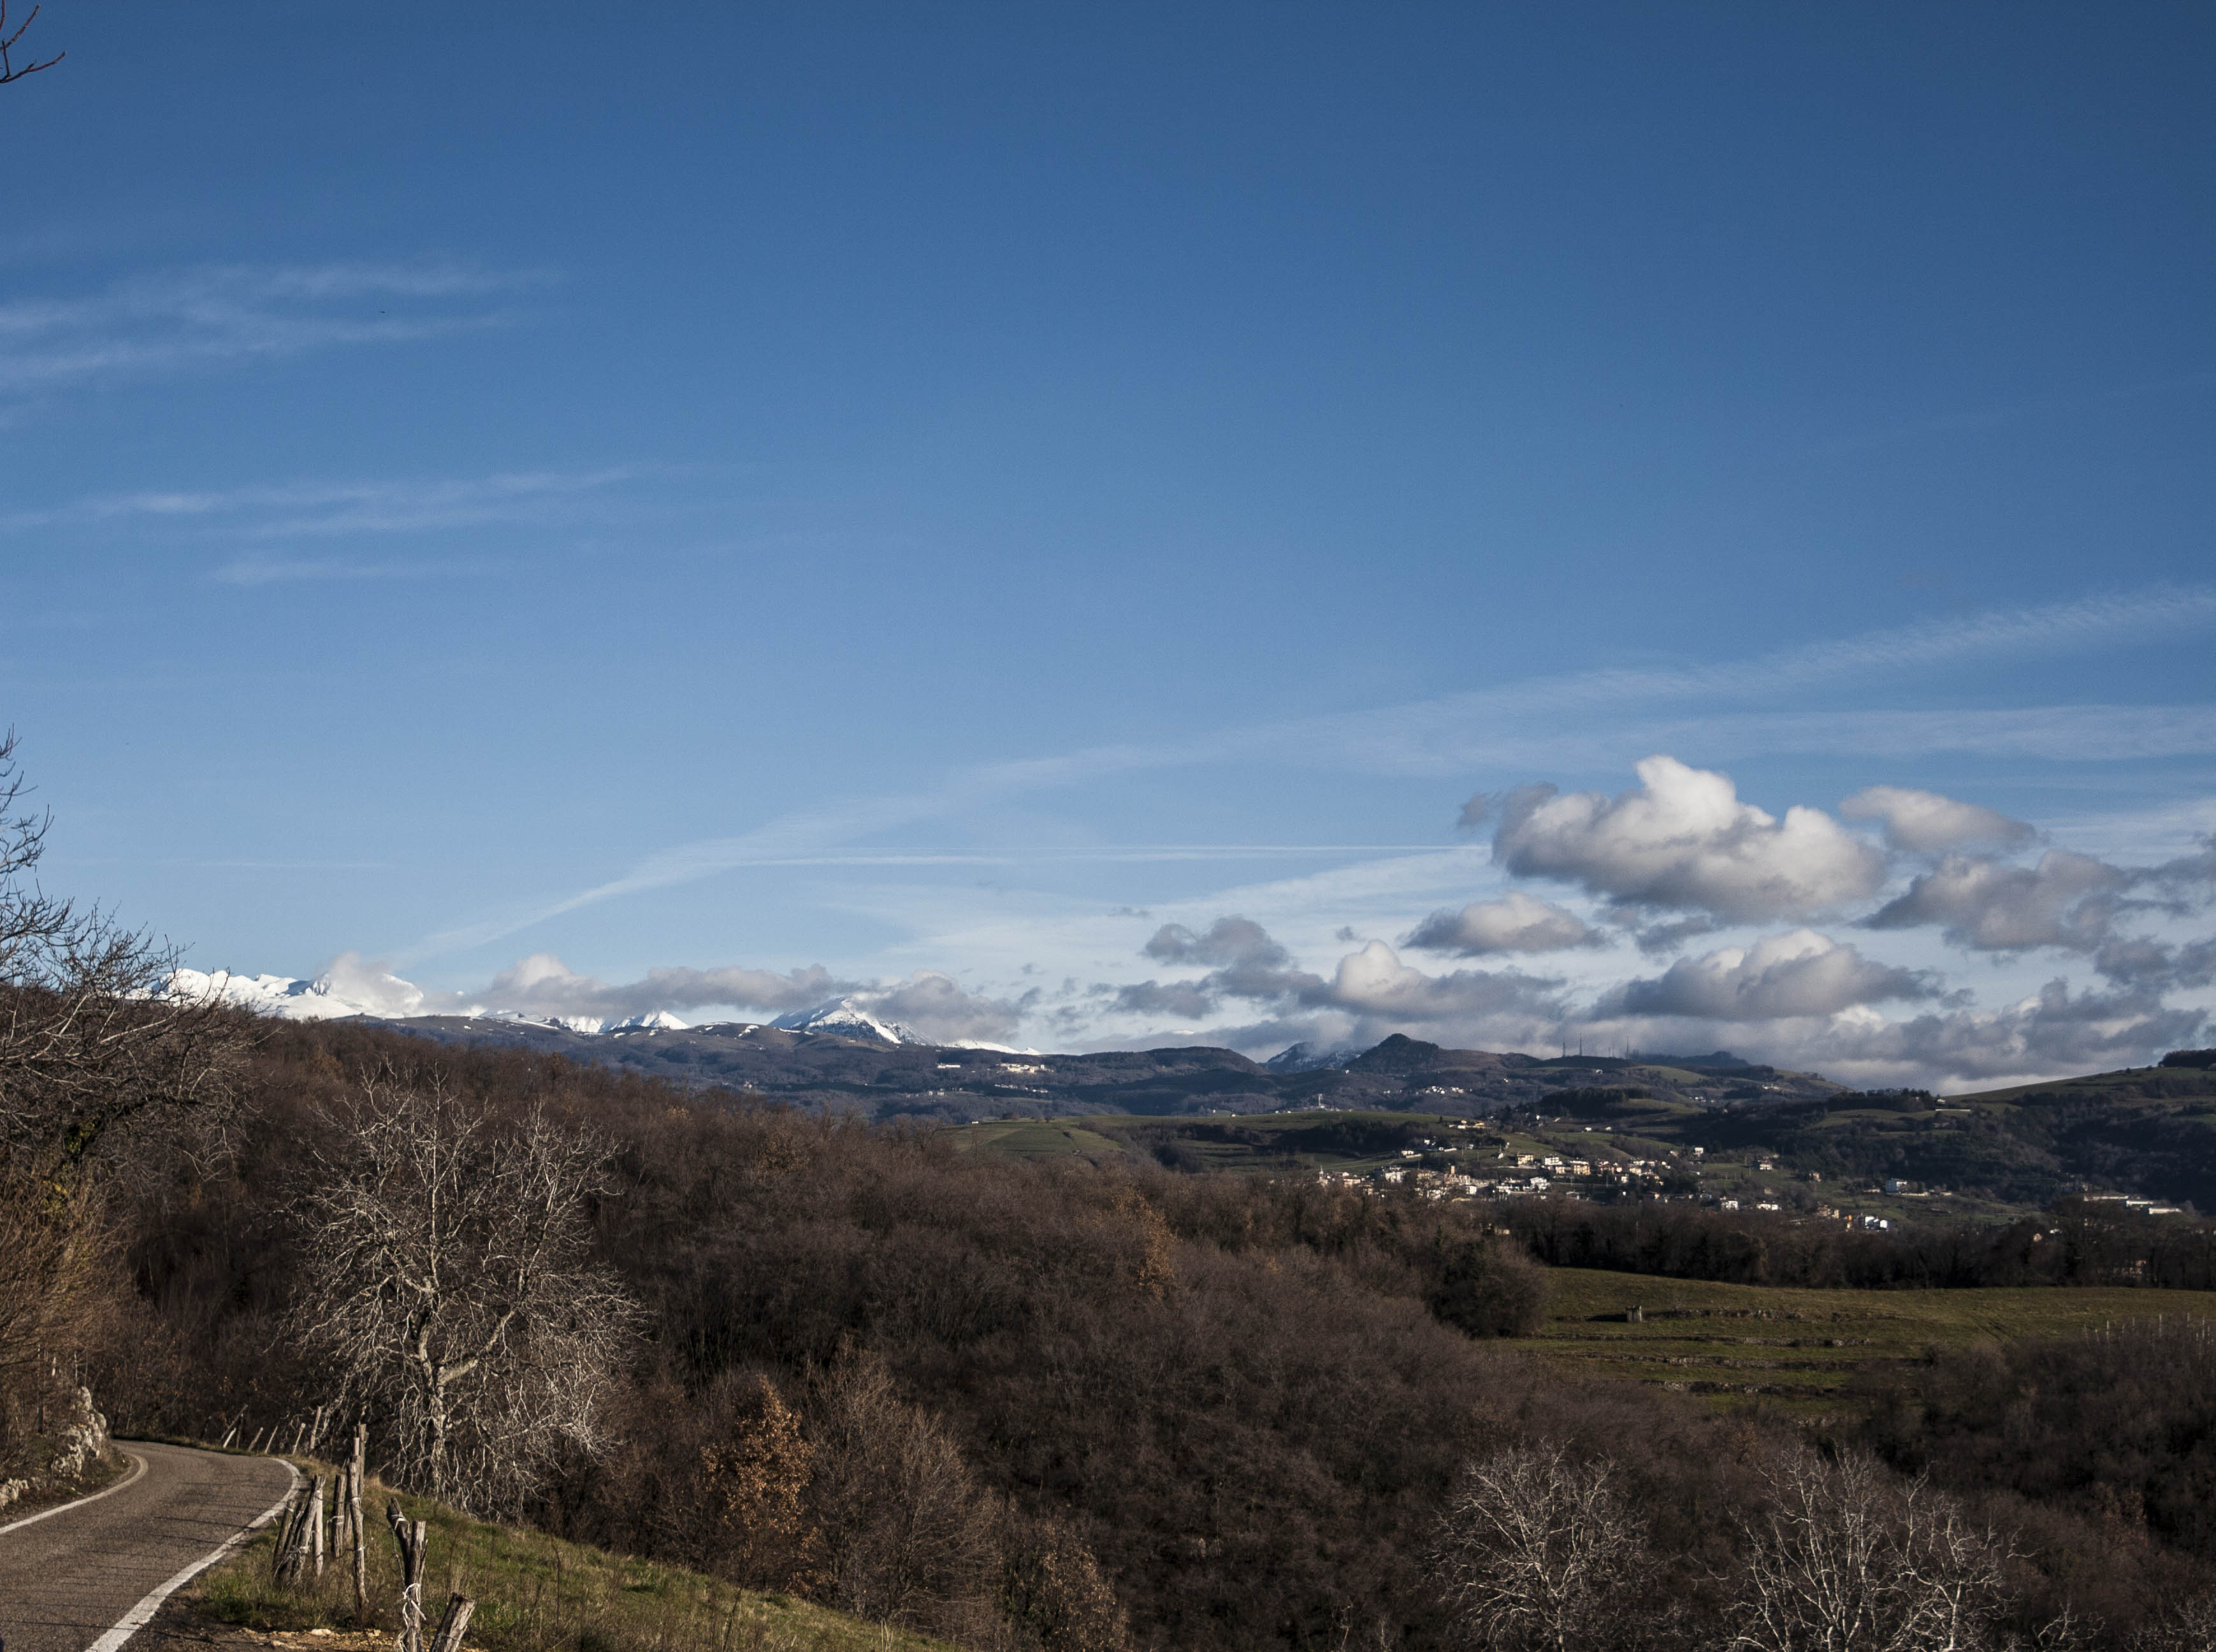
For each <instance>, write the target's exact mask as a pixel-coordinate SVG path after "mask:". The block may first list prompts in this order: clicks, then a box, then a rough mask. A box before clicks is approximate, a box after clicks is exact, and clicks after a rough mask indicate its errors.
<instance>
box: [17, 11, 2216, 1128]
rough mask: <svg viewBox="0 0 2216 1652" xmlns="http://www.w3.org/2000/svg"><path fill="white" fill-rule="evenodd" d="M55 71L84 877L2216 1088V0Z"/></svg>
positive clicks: (315, 15) (1050, 1007)
mask: <svg viewBox="0 0 2216 1652" xmlns="http://www.w3.org/2000/svg"><path fill="white" fill-rule="evenodd" d="M27 44H41V45H43V46H46V48H48V49H49V50H63V49H65V50H66V51H67V52H68V54H69V55H68V57H67V59H65V61H64V62H62V63H61V64H59V65H57V66H56V67H55V68H53V69H52V70H51V71H47V72H45V73H42V74H40V75H36V76H34V77H29V78H28V79H25V80H22V81H20V82H17V83H15V84H12V85H9V86H7V87H5V88H0V140H4V143H5V145H6V151H7V153H8V155H9V175H10V188H9V195H10V210H9V213H8V214H7V215H6V219H5V221H4V224H0V283H4V286H0V441H4V443H5V448H4V452H5V453H6V455H7V458H8V460H9V463H8V465H7V466H6V475H7V478H8V485H7V486H6V488H5V489H4V490H3V491H0V602H4V604H5V609H6V612H7V613H8V614H9V624H8V625H7V626H6V627H5V631H4V632H3V633H0V684H4V689H5V693H4V700H5V708H4V709H5V715H6V718H8V719H9V721H12V722H13V724H15V728H16V730H17V731H18V733H19V735H20V737H21V739H22V749H21V754H20V755H21V758H22V761H23V763H24V765H25V767H26V769H27V770H28V773H29V774H30V775H31V776H32V778H33V779H34V780H35V782H36V783H37V784H38V786H39V787H40V798H41V799H42V800H43V801H44V802H45V803H46V804H48V805H50V806H51V807H52V809H53V811H54V812H55V816H56V821H57V823H56V827H55V829H54V835H53V837H52V840H51V841H52V848H51V851H50V854H49V856H48V860H47V862H46V867H45V869H44V870H45V872H46V877H47V879H48V882H49V884H50V885H52V886H54V887H58V888H65V889H68V890H70V891H75V892H78V893H82V894H86V895H90V896H96V897H100V898H101V899H102V900H104V901H107V902H108V903H112V904H113V905H114V907H115V908H116V909H118V910H119V911H120V912H121V913H122V914H123V915H126V917H128V918H129V919H131V920H132V921H134V922H145V923H147V924H150V925H151V926H153V927H154V928H157V929H158V930H160V931H162V932H163V933H165V934H170V935H172V936H175V938H177V939H178V940H180V941H182V942H184V943H187V944H188V946H189V947H190V957H191V960H192V962H194V964H196V965H200V966H201V967H203V968H207V969H214V968H218V967H224V968H230V969H233V970H237V971H244V972H249V973H252V972H262V971H267V972H273V973H276V974H280V975H288V976H303V977H305V976H314V975H317V974H318V973H320V972H323V971H327V970H331V969H332V968H333V967H334V965H335V966H336V970H337V976H336V977H335V978H337V979H341V980H342V981H344V982H345V983H349V984H348V989H349V990H351V991H355V992H357V993H358V994H360V995H366V997H365V998H364V1002H367V1001H369V1000H370V999H376V1000H377V1002H378V1003H379V1004H380V1005H381V1006H383V1007H386V1008H391V1007H393V1006H394V1005H395V1004H397V1002H399V1001H398V1000H392V1001H391V1002H387V1000H386V999H377V995H378V994H379V993H385V994H386V995H388V997H389V996H390V995H391V994H395V993H401V992H402V989H400V988H399V987H397V986H396V985H393V984H392V983H391V982H390V981H387V980H385V976H386V975H387V974H388V973H389V974H390V975H391V977H397V978H401V979H404V980H405V981H406V982H408V983H414V986H415V987H416V988H417V989H421V992H422V996H421V997H420V998H414V999H409V1000H407V1002H409V1003H412V1004H416V1005H417V1006H418V1007H423V1008H443V1007H448V1006H452V1005H459V1004H462V1003H465V1002H468V1003H477V1004H486V1005H499V1006H504V1007H508V1008H519V1009H531V1010H537V1011H544V1012H549V1013H551V1012H553V1011H557V1010H560V1011H566V1012H569V1013H576V1014H616V1013H630V1012H631V1011H632V1010H634V1009H636V1008H641V1007H649V1005H657V1006H662V1007H668V1008H674V1009H676V1010H677V1012H678V1013H679V1014H682V1015H684V1016H686V1018H687V1019H691V1020H700V1019H707V1018H710V1017H712V1016H715V1015H720V1014H746V1015H748V1016H758V1015H761V1014H769V1013H773V1012H775V1011H779V1010H784V1009H790V1008H796V1007H798V1006H799V1005H800V1004H801V1003H802V1002H803V1000H805V999H807V998H809V996H812V995H816V994H817V993H819V992H821V993H822V994H824V995H826V996H829V995H832V994H834V993H837V992H844V991H857V992H859V993H861V994H862V995H863V996H865V997H870V998H871V999H872V1000H873V1001H874V1002H879V1003H881V1004H882V1005H883V1006H884V1007H885V1008H888V1010H889V1011H890V1012H893V1013H898V1014H902V1015H903V1016H905V1017H906V1018H907V1019H908V1020H911V1022H912V1023H913V1024H914V1025H915V1026H918V1027H919V1028H920V1029H922V1030H924V1031H926V1032H929V1033H933V1034H934V1035H937V1036H944V1037H950V1038H951V1037H958V1036H969V1037H976V1038H987V1039H997V1040H1000V1041H1004V1042H1013V1043H1017V1044H1020V1045H1036V1046H1037V1047H1042V1048H1055V1047H1062V1048H1067V1047H1086V1046H1098V1045H1114V1044H1123V1043H1131V1042H1140V1043H1150V1042H1181V1041H1192V1040H1195V1039H1206V1040H1210V1041H1228V1042H1233V1043H1235V1044H1237V1045H1239V1047H1240V1048H1244V1049H1248V1050H1250V1051H1253V1052H1255V1053H1267V1052H1268V1051H1270V1050H1271V1049H1274V1048H1277V1047H1281V1046H1282V1045H1284V1044H1287V1043H1290V1042H1292V1041H1294V1040H1295V1039H1316V1040H1320V1041H1323V1042H1336V1041H1339V1040H1342V1039H1357V1040H1359V1039H1370V1038H1374V1037H1376V1036H1382V1033H1385V1032H1388V1031H1394V1030H1401V1031H1407V1032H1411V1033H1418V1034H1419V1035H1421V1036H1425V1037H1431V1038H1437V1039H1441V1040H1442V1041H1444V1042H1448V1043H1456V1044H1471V1045H1486V1046H1487V1047H1496V1048H1499V1047H1511V1046H1513V1047H1523V1048H1538V1047H1543V1046H1544V1045H1548V1044H1549V1043H1551V1042H1553V1041H1554V1040H1556V1039H1563V1038H1567V1039H1578V1038H1585V1039H1587V1041H1588V1043H1589V1044H1590V1045H1600V1046H1607V1047H1619V1046H1622V1045H1639V1046H1644V1047H1649V1048H1654V1047H1665V1048H1685V1047H1687V1046H1688V1045H1694V1044H1697V1045H1699V1047H1701V1048H1703V1049H1707V1048H1714V1047H1715V1046H1716V1045H1719V1044H1721V1045H1727V1046H1728V1047H1731V1048H1733V1049H1736V1050H1739V1051H1742V1052H1743V1053H1750V1054H1762V1055H1764V1056H1767V1057H1770V1058H1772V1059H1777V1060H1783V1061H1788V1062H1791V1063H1794V1064H1796V1065H1813V1066H1815V1067H1817V1068H1819V1069H1821V1070H1824V1071H1825V1072H1828V1073H1832V1074H1834V1075H1835V1076H1842V1077H1847V1078H1850V1079H1853V1080H1855V1081H1856V1082H1873V1083H1874V1082H1935V1083H1941V1084H1945V1085H1948V1086H1951V1087H1954V1088H1963V1087H1966V1086H1973V1085H1975V1084H1978V1083H1984V1082H1994V1081H1996V1080H1997V1079H1998V1078H2001V1077H2012V1076H2028V1075H2033V1074H2044V1073H2051V1072H2060V1071H2068V1070H2076V1069H2084V1068H2085V1067H2090V1066H2107V1065H2116V1064H2121V1063H2123V1062H2126V1061H2138V1060H2145V1059H2147V1058H2148V1057H2150V1056H2151V1054H2153V1053H2156V1052H2158V1051H2159V1050H2161V1049H2163V1048H2166V1047H2169V1046H2170V1045H2171V1044H2174V1043H2179V1042H2192V1041H2194V1040H2200V1041H2206V1039H2207V1033H2206V1028H2205V1024H2204V1020H2203V1017H2204V1014H2205V1013H2206V1011H2207V1009H2208V1008H2210V1007H2211V1005H2212V1003H2216V999H2212V996H2211V990H2210V987H2209V979H2210V976H2211V974H2212V972H2213V971H2216V959H2212V958H2211V957H2210V956H2209V949H2208V948H2207V946H2206V943H2207V940H2208V939H2209V932H2210V924H2209V921H2208V910H2209V909H2208V905H2207V899H2208V896H2209V894H2210V892H2211V878H2210V868H2209V867H2208V866H2207V865H2206V864H2205V862H2203V861H2201V860H2195V859H2194V857H2196V856H2199V855H2203V854H2205V852H2206V848H2207V845H2206V840H2207V835H2208V834H2209V833H2210V832H2212V831H2216V705H2212V696H2211V693H2210V683H2211V676H2210V669H2209V659H2210V644H2211V641H2212V638H2216V562H2212V558H2211V556H2210V525H2211V522H2212V520H2216V464H2212V463H2211V449H2212V443H2211V437H2212V435H2216V325H2212V317H2216V307H2213V306H2212V304H2211V299H2212V297H2216V293H2212V291H2211V287H2212V282H2213V281H2216V257H2213V256H2212V254H2216V219H2212V218H2211V215H2210V214H2209V213H2208V212H2207V203H2208V201H2209V200H2211V199H2216V176H2212V173H2216V130H2212V128H2216V106H2212V105H2211V103H2210V101H2209V100H2208V99H2207V96H2206V77H2207V67H2208V64H2209V61H2210V57H2211V52H2212V49H2216V20H2212V18H2211V16H2210V15H2209V13H2208V12H2207V10H2206V9H2203V8H2196V7H2188V6H2183V5H2176V6H2153V5H2149V6H2131V5H2127V6H2121V7H2114V8H2102V9H2098V10H2097V11H2092V10H2088V9H2084V8H2077V7H2065V6H2025V5H2010V6H2005V7H2004V6H1997V5H1994V6H1958V7H1945V8H1936V7H1930V6H1898V7H1885V6H1869V7H1857V8H1852V9H1834V10H1831V11H1828V12H1819V11H1817V10H1813V9H1797V10H1784V11H1781V10H1779V9H1775V8H1757V7H1754V6H1745V7H1696V6H1683V7H1669V8H1662V7H1649V6H1620V7H1618V6H1608V5H1593V6H1586V7H1579V8H1484V7H1471V6H1439V7H1424V6H1415V5H1384V6H1369V7H1354V6H1302V5H1292V4H1271V5H1268V6H1260V5H1257V6H1238V5H1209V6H1199V7H1194V6H1181V7H1166V6H1165V7H1151V8H1150V7H1146V6H1121V7H1116V8H1089V9H1086V8H1076V7H1066V6H1024V7H1018V6H1007V7H1003V8H988V7H961V6H949V7H938V8H914V7H894V6H884V7H841V6H834V5H817V4H811V5H808V6H791V7H771V6H748V7H729V6H708V5H684V4H670V5H663V6H656V7H651V8H637V9H631V10H630V11H622V12H616V13H610V12H609V11H607V9H606V8H590V9H588V8H584V7H576V6H568V5H562V4H555V5H551V6H547V7H542V8H539V9H535V10H534V11H533V12H532V14H531V15H529V17H528V18H525V17H523V16H521V15H520V14H516V13H514V12H512V11H509V10H508V9H500V8H483V9H455V8H450V7H432V6H427V5H408V4H403V5H398V6H389V7H380V8H378V9H374V10H373V11H362V10H360V9H342V8H339V7H335V6H329V5H323V4H305V3H290V4H250V3H241V4H235V5H231V6H226V7H224V8H220V9H214V10H211V9H207V8H157V7H131V8H126V7H118V6H96V5H93V4H90V3H88V0H49V3H48V4H47V5H46V9H45V10H44V11H43V12H42V13H41V15H40V18H39V19H38V21H37V23H36V25H35V28H34V33H33V34H32V36H30V37H29V38H28V40H27ZM1656 757H1666V758H1667V759H1669V760H1671V766H1670V767H1665V768H1656V767H1650V768H1649V769H1648V770H1647V771H1639V770H1637V769H1635V767H1634V766H1635V765H1637V764H1639V763H1640V762H1641V761H1645V760H1648V759H1653V758H1656ZM1704 774H1705V775H1715V776H1722V777H1726V779H1725V780H1722V781H1710V780H1701V779H1699V778H1698V777H1699V776H1701V775H1704ZM1642 776H1643V777H1642ZM1688 776H1692V777H1694V778H1690V779H1689V778H1687V777H1688ZM1532 785H1547V786H1554V787H1556V788H1558V790H1559V793H1560V795H1559V797H1558V798H1555V799H1554V801H1553V802H1551V803H1549V802H1547V801H1545V800H1543V799H1540V798H1537V797H1536V794H1532V793H1528V792H1525V793H1518V792H1516V788H1518V787H1526V786H1532ZM1719 785H1727V788H1728V798H1727V800H1725V801H1720V799H1722V798H1726V793H1723V792H1718V791H1717V789H1716V788H1717V786H1719ZM1873 787H1889V788H1893V791H1892V792H1883V793H1875V794H1873V793H1871V792H1870V788H1873ZM1911 793H1915V794H1924V793H1929V794H1936V795H1938V796H1942V797H1943V798H1948V799H1952V800H1954V801H1956V802H1958V803H1961V804H1965V805H1969V806H1970V808H1969V812H1967V813H1958V814H1956V815H1952V816H1949V815H1947V814H1945V812H1944V811H1943V810H1942V809H1941V807H1940V805H1939V804H1933V803H1928V802H1927V803H1922V804H1917V803H1913V802H1912V801H1911V802H1904V801H1903V798H1905V797H1906V796H1907V795H1908V794H1911ZM1587 794H1597V796H1598V797H1604V798H1622V799H1623V801H1622V803H1620V804H1616V805H1611V806H1610V808H1609V809H1606V810H1604V809H1603V808H1602V807H1601V805H1600V804H1599V803H1598V802H1597V801H1592V800H1591V799H1588V800H1587V801H1585V802H1580V801H1579V799H1580V798H1586V796H1587ZM1873 797H1874V798H1875V799H1876V800H1875V801H1872V798H1873ZM1473 798H1493V799H1494V801H1493V803H1492V804H1490V805H1489V806H1484V807H1480V808H1477V809H1474V810H1473V809H1468V808H1467V807H1466V805H1468V804H1469V803H1470V801H1471V800H1472V799H1473ZM1848 798H1862V802H1861V803H1859V804H1857V805H1856V809H1855V811H1854V812H1852V813H1851V814H1843V813H1842V812H1841V807H1842V804H1843V803H1844V800H1846V799H1848ZM1881 804H1882V805H1884V806H1883V807H1881V806H1880V805H1881ZM1742 805H1744V807H1751V808H1757V809H1758V810H1760V811H1763V817H1766V818H1768V819H1769V820H1770V822H1771V824H1770V825H1767V826H1765V825H1764V824H1763V819H1762V818H1757V817H1755V816H1752V815H1748V814H1746V813H1745V812H1744V811H1743V808H1742ZM1795 808H1798V809H1801V810H1804V811H1805V810H1814V811H1821V815H1820V818H1819V817H1807V816H1788V811H1789V810H1793V809H1795ZM1519 811H1520V812H1519ZM1734 811H1739V812H1734ZM1935 811H1936V812H1935ZM1978 811H1984V812H1983V813H1979V812H1978ZM1995 820H2004V821H2005V822H2012V823H2021V829H2018V827H2016V826H2005V827H2004V826H2000V825H1995V824H1994V823H1993V822H1994V821H1995ZM1795 821H1799V822H1800V823H1801V824H1800V827H1795V826H1794V822H1795ZM1919 822H1920V823H1921V824H1918V823H1919ZM1948 822H1951V823H1952V824H1948ZM1965 834H1967V835H1965ZM1856 846H1859V847H1856ZM2042 866H2044V868H2045V870H2044V871H2041V867H2042ZM1531 903H1539V904H1537V905H1534V904H1531ZM1465 909H1468V911H1469V912H1470V913H1474V915H1467V914H1465ZM1442 914H1443V915H1444V916H1443V917H1438V916H1435V915H1442ZM1549 914H1552V915H1549ZM1226 921H1235V922H1226ZM1573 926H1574V928H1573ZM1250 932H1251V933H1250ZM2196 947H2199V948H2200V950H2198V951H2196V950H2195V948H2196ZM557 959H558V960H559V963H558V965H557V964H556V963H555V962H553V961H552V960H557ZM529 960H535V961H529ZM379 983H382V984H379ZM2054 983H2063V984H2061V985H2059V986H2058V985H2056V984H2054ZM719 994H720V995H721V996H717V995H719Z"/></svg>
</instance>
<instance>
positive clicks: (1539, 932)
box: [1408, 889, 1605, 958]
mask: <svg viewBox="0 0 2216 1652" xmlns="http://www.w3.org/2000/svg"><path fill="white" fill-rule="evenodd" d="M1604 944H1605V942H1604V940H1603V938H1602V936H1601V935H1600V934H1598V932H1597V931H1596V930H1595V929H1594V928H1592V926H1591V925H1590V924H1588V923H1587V922H1585V920H1584V919H1583V918H1580V917H1579V916H1578V915H1577V914H1576V913H1574V912H1571V911H1568V910H1567V909H1564V908H1561V907H1559V906H1556V905H1555V904H1554V903H1553V902H1552V901H1542V900H1540V899H1538V898H1537V897H1535V896H1530V895H1526V894H1525V893H1524V892H1523V891H1522V890H1520V889H1517V890H1511V891H1509V892H1508V893H1507V894H1505V895H1504V896H1502V897H1500V898H1499V900H1497V901H1479V902H1476V903H1473V904H1471V905H1468V906H1465V907H1463V908H1462V910H1460V911H1459V912H1456V911H1439V912H1434V913H1432V914H1431V916H1429V917H1428V918H1425V920H1424V921H1423V922H1421V923H1419V924H1418V925H1417V926H1416V929H1415V933H1414V934H1412V935H1410V936H1409V937H1408V945H1409V946H1418V947H1421V948H1423V949H1424V950H1425V951H1426V952H1456V953H1459V954H1460V955H1461V956H1462V957H1464V958H1476V957H1480V956H1482V955H1483V954H1485V953H1487V952H1562V951H1565V950H1567V948H1569V947H1573V946H1601V945H1604Z"/></svg>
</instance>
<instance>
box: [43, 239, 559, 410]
mask: <svg viewBox="0 0 2216 1652" xmlns="http://www.w3.org/2000/svg"><path fill="white" fill-rule="evenodd" d="M550 279H551V278H550V277H549V276H548V275H547V274H545V273H544V272H538V271H527V270H488V269H483V268H477V267H475V266H472V265H469V264H465V263H460V262H452V261H447V260H437V259H424V260H417V261H413V262H390V263H370V262H334V263H327V264H318V265H242V264H214V265H201V266H198V267H194V268H182V269H171V270H161V271H153V272H149V273H147V274H140V275H133V276H130V277H127V278H126V279H124V280H120V281H116V282H114V283H112V284H111V285H109V286H108V287H106V288H104V289H102V291H100V292H98V293H92V294H90V295H88V296H83V297H77V298H65V299H51V298H49V299H15V300H14V301H13V302H11V303H7V304H0V394H15V395H26V394H32V393H35V392H39V391H60V390H67V389H70V388H72V387H75V386H77V385H87V384H93V383H103V382H108V381H111V380H114V379H122V378H132V377H145V376H148V375H154V374H161V373H174V372H176V371H179V370H181V369H183V368H188V367H194V366H200V365H206V364H212V363H216V362H221V361H236V360H239V359H243V358H255V357H261V358H274V357H280V356H289V355H299V354H305V353H306V352H309V351H312V350H321V349H330V348H338V347H341V346H345V345H354V344H376V343H405V342H417V341H421V340H424V339H429V338H440V337H446V336H451V335H452V334H456V333H462V332H475V331H482V330H486V329H489V328H495V327H502V326H507V325H509V324H513V323H514V322H515V321H516V320H518V319H519V318H520V316H519V313H518V311H516V310H515V309H514V308H513V307H512V305H511V304H509V303H508V302H506V301H508V300H512V299H514V297H515V296H516V295H517V294H520V293H523V292H526V291H527V290H529V289H532V288H534V287H544V286H545V285H547V284H548V281H549V280H550Z"/></svg>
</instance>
